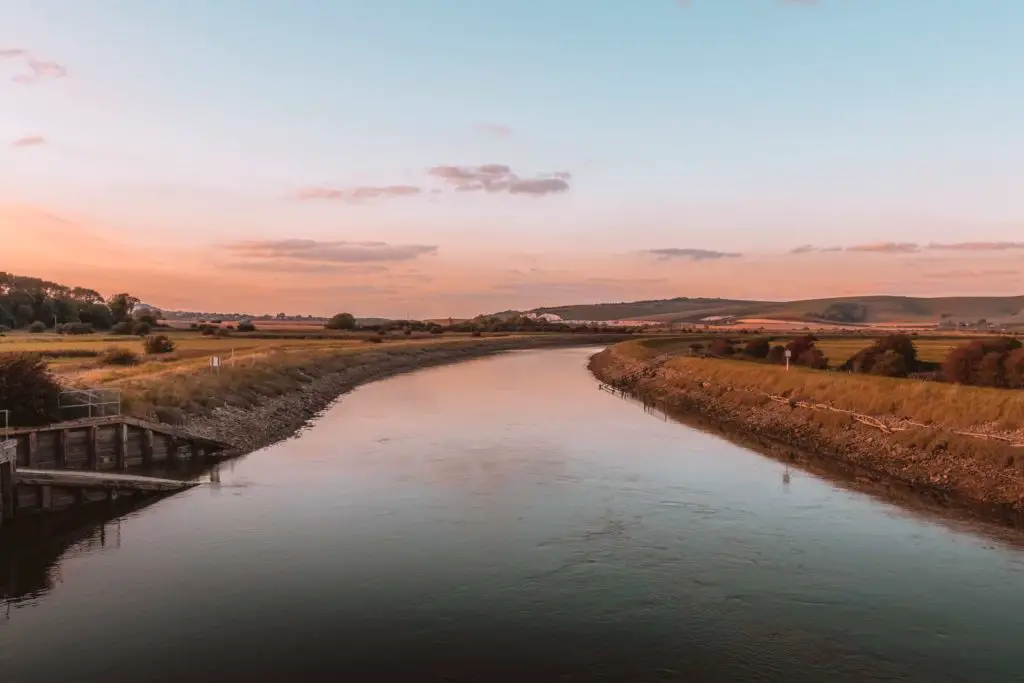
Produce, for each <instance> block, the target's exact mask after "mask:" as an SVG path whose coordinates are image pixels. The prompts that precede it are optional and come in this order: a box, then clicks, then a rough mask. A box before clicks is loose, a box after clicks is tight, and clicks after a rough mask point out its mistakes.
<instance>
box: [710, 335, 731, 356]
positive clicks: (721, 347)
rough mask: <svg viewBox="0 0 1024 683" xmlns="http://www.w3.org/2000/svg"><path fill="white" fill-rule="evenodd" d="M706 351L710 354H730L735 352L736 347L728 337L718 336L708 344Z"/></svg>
mask: <svg viewBox="0 0 1024 683" xmlns="http://www.w3.org/2000/svg"><path fill="white" fill-rule="evenodd" d="M708 353H710V354H711V355H712V356H722V357H725V356H731V355H733V354H734V353H736V349H734V348H733V347H732V342H730V341H729V340H728V339H725V338H722V337H719V338H718V339H715V340H713V341H712V342H711V343H710V344H708Z"/></svg>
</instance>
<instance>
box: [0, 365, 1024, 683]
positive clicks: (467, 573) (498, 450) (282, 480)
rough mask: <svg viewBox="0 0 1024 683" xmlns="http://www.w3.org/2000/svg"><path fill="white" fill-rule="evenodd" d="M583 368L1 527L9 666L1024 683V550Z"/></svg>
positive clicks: (445, 391) (451, 397) (92, 676)
mask: <svg viewBox="0 0 1024 683" xmlns="http://www.w3.org/2000/svg"><path fill="white" fill-rule="evenodd" d="M586 358H587V353H585V352H583V351H580V350H558V351H542V352H524V353H515V354H509V355H507V356H503V357H498V358H491V359H486V360H479V361H472V362H469V363H465V364H462V365H456V366H450V367H444V368H436V369H432V370H427V371H424V372H420V373H416V374H413V375H408V376H404V377H397V378H394V379H390V380H387V381H383V382H380V383H377V384H373V385H370V386H367V387H364V388H362V389H360V390H359V391H357V392H355V393H354V394H352V395H351V396H349V397H346V398H345V399H344V401H343V402H341V403H340V404H338V405H337V406H335V407H334V408H333V409H332V410H331V411H329V412H328V413H327V414H326V415H325V416H324V417H323V419H321V420H320V421H319V422H318V424H317V425H316V426H315V428H313V429H311V430H309V431H307V432H306V433H304V434H303V436H302V437H301V438H299V439H295V440H292V441H289V442H286V443H283V444H279V445H277V446H274V447H272V448H269V449H267V450H265V451H262V452H260V453H256V454H253V455H251V456H249V457H247V458H245V459H242V460H239V461H235V462H233V463H225V464H224V466H222V468H221V469H219V470H217V471H216V472H214V473H211V475H210V477H209V478H208V479H209V481H210V483H209V484H208V485H205V486H202V487H200V488H197V489H193V490H191V491H189V492H187V493H184V494H182V495H178V496H174V497H172V498H167V499H164V500H160V501H158V502H156V503H154V504H152V505H150V506H148V507H146V508H145V509H140V510H135V511H132V512H131V514H129V515H127V516H125V517H122V518H119V520H118V521H115V520H101V521H100V522H99V523H93V524H92V525H91V526H88V527H87V528H88V529H89V531H87V532H82V531H81V529H79V531H78V532H75V531H72V530H69V531H67V532H66V533H65V534H64V535H63V536H60V535H59V534H58V535H56V536H54V538H55V539H56V540H55V541H54V542H53V544H52V545H49V546H47V547H46V549H45V551H43V550H39V546H38V544H36V545H33V544H30V543H27V542H26V541H25V540H24V539H23V540H22V541H11V540H9V539H8V540H6V541H0V543H3V545H0V572H3V573H2V574H0V577H2V578H0V580H3V581H4V586H5V591H6V592H7V594H8V595H9V596H14V600H10V599H9V600H7V604H8V605H13V609H11V611H10V616H9V618H8V619H7V621H5V622H2V623H0V671H2V672H3V680H4V681H5V683H6V681H8V680H10V681H17V682H18V683H21V682H23V681H24V682H31V681H53V680H64V679H67V680H76V681H100V680H110V679H117V678H120V677H122V676H123V675H124V673H125V672H126V671H131V672H139V675H138V676H137V677H139V678H141V679H142V680H147V681H165V680H166V681H176V682H178V681H207V680H210V681H213V680H217V681H224V680H245V681H264V680H266V681H278V680H280V681H292V680H304V679H309V680H336V679H346V678H347V679H352V680H360V681H373V680H387V681H391V680H409V681H477V680H479V681H496V680H516V681H549V680H550V681H556V680H557V681H565V680H586V681H594V680H597V681H600V680H608V681H631V682H634V681H692V680H698V681H782V680H785V681H823V680H829V681H862V680H886V681H929V682H940V683H941V682H944V681H993V682H999V681H1019V680H1024V661H1022V660H1021V658H1020V657H1019V656H1018V651H1019V637H1020V635H1021V634H1022V633H1024V591H1022V590H1020V585H1021V581H1022V579H1024V560H1022V557H1024V554H1022V553H1021V552H1020V551H1019V550H1018V549H1016V548H1014V547H1013V546H1012V545H1010V544H1006V543H1002V542H999V541H998V540H997V539H995V538H993V537H990V536H985V535H980V534H977V533H969V532H965V531H964V530H962V529H959V528H958V527H954V526H952V525H950V524H948V523H946V522H945V521H938V520H935V519H931V518H924V517H921V516H920V515H915V514H908V513H907V512H906V511H905V510H904V509H902V508H897V507H893V506H891V505H887V504H885V503H883V502H880V501H879V500H878V499H876V498H872V497H870V496H866V495H863V494H860V493H857V492H855V491H851V490H849V489H847V488H844V487H843V486H840V485H837V484H835V483H832V482H829V481H828V480H824V479H820V478H818V477H817V476H815V475H812V474H810V473H808V472H806V471H804V470H801V469H797V468H795V467H789V466H787V465H785V464H783V463H779V462H776V461H773V460H770V459H766V458H764V457H762V456H760V455H758V454H756V453H753V452H751V451H749V450H746V449H743V448H740V447H738V446H736V445H735V444H732V443H729V442H727V441H724V440H722V439H720V438H718V437H715V436H713V435H710V434H707V433H704V432H700V431H697V430H694V429H691V428H689V427H686V426H683V425H680V424H677V423H674V422H671V421H665V420H663V419H654V418H652V416H651V415H650V414H647V413H645V412H644V411H642V410H638V409H637V408H636V407H635V406H633V405H631V404H630V403H628V402H625V401H622V400H621V399H619V398H617V397H615V396H611V395H609V394H607V393H605V392H600V391H597V389H596V383H595V382H594V381H593V379H592V378H591V377H590V376H589V375H588V373H587V372H586V370H585V362H586ZM76 534H77V535H76ZM44 545H45V544H44ZM30 547H31V548H35V550H32V551H31V552H29V548H30ZM101 550H103V552H100V551H101ZM12 577H13V578H12ZM55 652H60V653H61V655H60V657H55V656H54V653H55Z"/></svg>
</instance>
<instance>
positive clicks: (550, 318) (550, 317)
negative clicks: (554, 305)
mask: <svg viewBox="0 0 1024 683" xmlns="http://www.w3.org/2000/svg"><path fill="white" fill-rule="evenodd" d="M523 317H524V318H529V319H530V320H542V321H544V322H546V323H560V322H562V316H560V315H555V314H554V313H525V314H523Z"/></svg>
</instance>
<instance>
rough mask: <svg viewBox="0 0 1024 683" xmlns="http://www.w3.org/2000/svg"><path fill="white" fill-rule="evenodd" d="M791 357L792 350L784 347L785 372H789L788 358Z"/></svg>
mask: <svg viewBox="0 0 1024 683" xmlns="http://www.w3.org/2000/svg"><path fill="white" fill-rule="evenodd" d="M792 357H793V352H792V351H791V350H790V349H786V372H789V359H790V358H792Z"/></svg>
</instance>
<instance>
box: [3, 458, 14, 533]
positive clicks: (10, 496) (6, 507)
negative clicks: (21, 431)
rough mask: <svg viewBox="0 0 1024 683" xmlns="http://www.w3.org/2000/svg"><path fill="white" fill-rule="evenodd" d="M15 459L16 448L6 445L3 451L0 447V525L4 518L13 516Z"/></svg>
mask: <svg viewBox="0 0 1024 683" xmlns="http://www.w3.org/2000/svg"><path fill="white" fill-rule="evenodd" d="M11 443H13V442H11ZM0 446H2V444H0ZM16 461H17V451H16V449H14V448H10V447H8V450H7V451H6V452H5V451H4V449H3V448H2V447H0V527H2V526H3V524H4V519H11V518H12V517H14V465H15V462H16Z"/></svg>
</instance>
